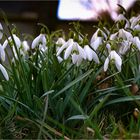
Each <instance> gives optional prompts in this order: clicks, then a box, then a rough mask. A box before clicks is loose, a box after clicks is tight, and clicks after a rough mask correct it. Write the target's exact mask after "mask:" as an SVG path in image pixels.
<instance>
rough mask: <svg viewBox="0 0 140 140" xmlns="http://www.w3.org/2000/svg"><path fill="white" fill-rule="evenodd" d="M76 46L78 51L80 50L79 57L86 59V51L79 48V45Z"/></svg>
mask: <svg viewBox="0 0 140 140" xmlns="http://www.w3.org/2000/svg"><path fill="white" fill-rule="evenodd" d="M76 46H77V49H78V51H79V55H80V56H81V57H82V58H84V59H86V53H85V51H84V49H83V48H82V47H81V46H79V44H78V43H76Z"/></svg>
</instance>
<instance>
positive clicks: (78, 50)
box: [64, 42, 86, 60]
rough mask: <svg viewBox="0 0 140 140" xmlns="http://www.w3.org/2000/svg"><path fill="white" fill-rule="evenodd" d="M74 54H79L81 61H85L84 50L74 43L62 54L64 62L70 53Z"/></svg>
mask: <svg viewBox="0 0 140 140" xmlns="http://www.w3.org/2000/svg"><path fill="white" fill-rule="evenodd" d="M73 52H76V53H77V54H79V55H80V56H81V57H82V58H83V59H86V54H85V52H84V49H83V48H82V47H81V46H79V44H78V43H77V42H74V43H73V44H72V45H70V46H69V47H68V48H67V49H66V51H65V54H64V59H65V60H66V59H67V58H68V57H69V56H70V54H71V53H73Z"/></svg>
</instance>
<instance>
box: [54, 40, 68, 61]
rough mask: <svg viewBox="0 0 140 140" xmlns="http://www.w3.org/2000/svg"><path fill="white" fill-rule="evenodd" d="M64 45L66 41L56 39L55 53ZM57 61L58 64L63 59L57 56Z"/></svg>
mask: <svg viewBox="0 0 140 140" xmlns="http://www.w3.org/2000/svg"><path fill="white" fill-rule="evenodd" d="M65 43H66V41H65V40H64V39H63V38H62V37H60V38H58V40H57V41H56V46H57V48H56V52H58V51H59V49H60V46H62V45H64V44H65ZM57 59H58V62H59V63H61V62H62V61H63V58H62V57H61V56H57Z"/></svg>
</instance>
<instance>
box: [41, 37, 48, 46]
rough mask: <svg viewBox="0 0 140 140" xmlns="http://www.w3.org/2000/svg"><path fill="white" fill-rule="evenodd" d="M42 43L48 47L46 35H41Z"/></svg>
mask: <svg viewBox="0 0 140 140" xmlns="http://www.w3.org/2000/svg"><path fill="white" fill-rule="evenodd" d="M40 41H41V42H42V44H44V45H46V43H47V40H46V37H45V34H41V37H40Z"/></svg>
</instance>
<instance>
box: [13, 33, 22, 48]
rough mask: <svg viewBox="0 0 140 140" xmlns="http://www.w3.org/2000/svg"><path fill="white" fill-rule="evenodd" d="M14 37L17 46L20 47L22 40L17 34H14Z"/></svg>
mask: <svg viewBox="0 0 140 140" xmlns="http://www.w3.org/2000/svg"><path fill="white" fill-rule="evenodd" d="M13 38H14V41H15V44H16V47H17V48H20V46H21V41H20V39H19V38H18V37H17V36H16V35H15V34H13ZM11 41H12V38H11Z"/></svg>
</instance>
